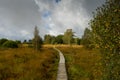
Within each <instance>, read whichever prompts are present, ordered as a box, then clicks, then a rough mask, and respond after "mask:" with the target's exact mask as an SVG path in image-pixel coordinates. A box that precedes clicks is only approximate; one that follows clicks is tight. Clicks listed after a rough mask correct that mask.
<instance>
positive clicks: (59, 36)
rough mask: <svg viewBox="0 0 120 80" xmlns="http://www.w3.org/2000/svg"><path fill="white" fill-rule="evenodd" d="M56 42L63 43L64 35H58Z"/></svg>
mask: <svg viewBox="0 0 120 80" xmlns="http://www.w3.org/2000/svg"><path fill="white" fill-rule="evenodd" d="M56 43H57V44H63V35H58V36H57V37H56Z"/></svg>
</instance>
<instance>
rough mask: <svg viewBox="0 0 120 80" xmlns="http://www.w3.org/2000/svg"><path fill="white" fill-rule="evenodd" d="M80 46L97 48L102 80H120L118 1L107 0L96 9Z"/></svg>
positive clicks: (119, 2) (119, 14)
mask: <svg viewBox="0 0 120 80" xmlns="http://www.w3.org/2000/svg"><path fill="white" fill-rule="evenodd" d="M89 25H90V27H89V28H86V29H85V32H84V35H83V37H82V44H83V45H84V46H86V47H87V48H89V49H91V48H98V49H99V50H100V51H101V55H102V60H101V61H102V66H103V68H104V69H103V72H102V75H103V77H102V80H120V69H119V68H120V0H107V1H106V3H105V4H104V5H103V6H102V7H98V8H97V9H96V12H95V13H94V16H93V19H92V20H91V21H90V23H89Z"/></svg>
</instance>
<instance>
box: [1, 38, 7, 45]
mask: <svg viewBox="0 0 120 80" xmlns="http://www.w3.org/2000/svg"><path fill="white" fill-rule="evenodd" d="M6 41H8V40H7V39H5V38H3V39H0V46H2V45H3V44H4V43H5V42H6Z"/></svg>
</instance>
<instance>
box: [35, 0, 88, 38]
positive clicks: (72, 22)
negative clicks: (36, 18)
mask: <svg viewBox="0 0 120 80" xmlns="http://www.w3.org/2000/svg"><path fill="white" fill-rule="evenodd" d="M54 1H55V0H54ZM54 1H51V2H52V3H51V2H50V1H48V0H46V2H44V1H43V0H35V2H36V4H37V5H38V6H39V11H40V14H42V13H43V12H44V11H50V12H51V15H49V17H48V18H46V19H44V21H45V24H48V26H49V28H50V31H49V34H52V35H58V34H60V33H63V32H64V31H65V30H66V29H69V28H71V29H73V30H74V32H77V35H78V36H81V34H83V30H84V28H85V27H88V25H87V24H88V20H89V17H88V14H87V12H86V10H85V9H84V7H83V6H82V2H83V0H61V2H59V3H55V2H54ZM76 3H77V4H76ZM53 6H54V8H53ZM52 8H53V9H52ZM78 30H79V32H78Z"/></svg>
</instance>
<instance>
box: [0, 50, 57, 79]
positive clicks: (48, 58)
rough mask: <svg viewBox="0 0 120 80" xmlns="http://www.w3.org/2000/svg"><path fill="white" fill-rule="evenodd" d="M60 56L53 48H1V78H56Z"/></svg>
mask: <svg viewBox="0 0 120 80" xmlns="http://www.w3.org/2000/svg"><path fill="white" fill-rule="evenodd" d="M58 59H59V56H58V54H57V52H56V51H55V50H53V49H52V48H42V49H41V51H37V52H36V51H34V50H33V49H32V48H17V49H1V50H0V80H56V76H57V68H58Z"/></svg>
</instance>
